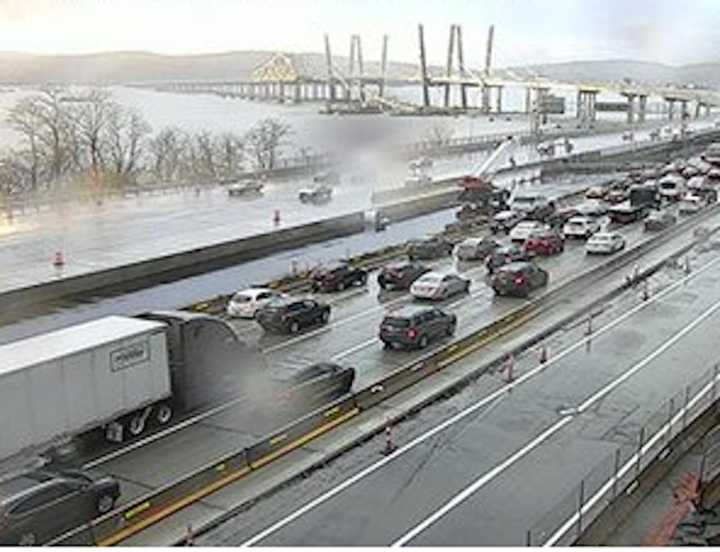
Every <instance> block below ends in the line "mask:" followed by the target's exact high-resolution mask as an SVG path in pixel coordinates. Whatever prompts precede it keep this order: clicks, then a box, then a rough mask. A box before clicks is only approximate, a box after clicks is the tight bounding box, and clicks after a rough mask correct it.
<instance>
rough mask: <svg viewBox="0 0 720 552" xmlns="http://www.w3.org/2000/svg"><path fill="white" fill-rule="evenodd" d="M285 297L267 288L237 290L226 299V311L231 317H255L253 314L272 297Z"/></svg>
mask: <svg viewBox="0 0 720 552" xmlns="http://www.w3.org/2000/svg"><path fill="white" fill-rule="evenodd" d="M283 297H286V295H285V294H284V293H280V292H279V291H275V290H273V289H269V288H249V289H244V290H242V291H238V292H237V293H236V294H235V295H233V296H232V297H231V298H230V301H228V304H227V308H226V312H227V315H228V316H229V317H231V318H255V314H256V313H257V311H258V310H259V309H260V308H261V307H264V306H265V305H267V304H268V303H269V302H270V301H272V300H273V299H279V298H283Z"/></svg>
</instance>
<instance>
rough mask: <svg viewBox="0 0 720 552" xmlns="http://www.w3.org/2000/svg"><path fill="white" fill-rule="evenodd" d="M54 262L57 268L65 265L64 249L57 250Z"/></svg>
mask: <svg viewBox="0 0 720 552" xmlns="http://www.w3.org/2000/svg"><path fill="white" fill-rule="evenodd" d="M52 264H53V266H54V267H55V268H62V267H63V266H65V258H64V257H63V254H62V251H56V252H55V256H54V257H53V262H52Z"/></svg>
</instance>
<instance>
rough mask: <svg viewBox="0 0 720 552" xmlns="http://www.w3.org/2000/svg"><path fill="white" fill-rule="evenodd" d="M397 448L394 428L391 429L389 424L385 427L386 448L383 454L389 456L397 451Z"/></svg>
mask: <svg viewBox="0 0 720 552" xmlns="http://www.w3.org/2000/svg"><path fill="white" fill-rule="evenodd" d="M396 449H397V445H396V444H395V443H394V442H393V438H392V429H390V426H387V427H386V428H385V448H384V449H383V454H384V455H385V456H387V455H388V454H392V453H393V452H395V450H396Z"/></svg>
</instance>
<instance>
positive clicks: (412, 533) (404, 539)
mask: <svg viewBox="0 0 720 552" xmlns="http://www.w3.org/2000/svg"><path fill="white" fill-rule="evenodd" d="M718 309H720V301H717V302H716V303H715V304H713V305H712V306H711V307H710V308H708V309H707V310H705V311H704V312H703V313H702V314H701V315H700V316H698V317H697V318H696V319H695V320H693V321H692V322H691V323H690V324H688V325H687V326H685V327H684V328H683V329H682V330H680V331H679V332H677V333H675V334H674V335H673V336H672V337H671V338H670V339H668V340H666V341H665V342H664V343H663V344H662V345H661V346H660V347H658V348H657V349H655V350H654V351H653V352H652V353H650V354H649V355H647V356H646V357H645V358H643V359H642V360H640V361H638V362H636V363H635V364H634V365H633V366H631V367H630V368H628V369H627V370H626V371H625V372H623V373H622V374H620V376H618V377H616V378H615V379H613V380H612V381H611V382H610V383H608V384H607V385H605V386H603V387H602V388H601V389H600V390H599V391H597V392H596V393H593V394H592V395H591V396H590V397H589V398H588V399H587V400H586V401H585V402H583V403H582V404H581V405H580V406H579V407H578V408H577V410H576V412H577V414H582V413H583V412H584V411H585V410H587V409H588V408H589V407H590V406H592V405H593V404H595V403H596V402H598V401H600V400H602V399H603V398H604V397H605V396H606V395H608V394H609V393H611V392H612V391H613V390H615V389H616V388H617V387H618V386H619V385H622V384H623V383H624V382H625V381H627V380H628V379H629V378H630V377H632V376H633V375H635V374H636V373H637V372H638V371H640V370H642V369H643V368H644V367H646V366H647V365H648V364H649V363H650V362H652V361H653V360H655V359H656V358H657V357H658V356H660V355H661V354H663V353H664V352H665V351H667V350H668V349H669V348H670V347H672V346H673V345H674V344H675V343H677V342H678V341H680V340H681V339H682V338H684V337H685V336H686V335H687V334H688V333H690V332H691V331H693V330H694V329H695V328H696V327H697V326H699V325H700V324H702V323H703V322H704V321H705V320H706V319H707V318H709V317H710V316H712V315H713V314H714V313H715V312H716V311H717V310H718ZM576 412H572V413H570V414H566V415H564V417H563V418H561V419H560V420H559V421H558V422H556V423H554V424H553V425H552V426H550V427H549V428H548V429H546V430H545V431H543V432H542V433H541V434H540V435H538V436H537V437H535V438H534V439H533V440H532V441H530V443H528V444H527V445H525V446H523V447H522V448H521V449H519V450H518V451H516V452H515V453H514V454H512V455H511V456H510V457H508V458H507V459H505V460H504V461H503V462H502V463H500V464H498V465H497V466H495V467H494V468H493V469H491V470H490V471H488V472H486V473H485V474H483V475H482V476H481V477H480V478H478V479H476V480H475V481H474V482H473V483H472V484H470V485H468V486H467V487H465V488H464V489H463V490H462V491H460V492H459V493H458V494H456V495H455V496H454V497H452V498H451V499H450V500H449V501H448V502H446V503H445V504H443V506H442V507H440V508H439V509H438V510H435V511H434V512H433V513H432V514H431V515H430V516H428V517H426V518H425V519H424V520H423V521H422V522H420V523H419V524H418V525H416V526H415V527H413V528H412V529H410V530H409V531H407V532H406V533H405V534H404V535H403V536H401V537H400V538H399V539H397V540H396V541H395V542H394V543H393V544H392V546H403V545H405V544H407V543H408V542H410V541H411V540H412V539H414V538H415V537H417V536H418V535H419V534H420V533H422V532H423V531H425V530H426V529H427V528H428V527H430V526H431V525H432V524H434V523H435V522H436V521H438V520H439V519H440V518H442V517H444V516H445V515H447V514H448V513H449V512H450V511H452V510H453V509H454V508H456V507H457V506H459V505H460V504H462V503H463V502H465V500H467V499H468V498H470V497H471V496H472V495H473V494H475V493H476V492H477V491H478V490H480V489H481V488H482V487H484V486H485V485H486V484H488V483H489V482H490V481H492V480H493V479H495V478H496V477H497V476H498V475H500V474H501V473H502V472H504V471H505V470H506V469H507V468H509V467H511V466H512V465H513V464H515V463H516V462H517V461H519V460H521V459H522V458H523V457H525V456H527V455H528V454H530V453H531V452H532V451H533V450H534V449H536V448H537V447H539V446H540V445H542V444H543V443H544V442H545V441H547V440H548V439H549V438H550V437H552V435H554V434H555V433H557V432H558V431H559V430H560V429H562V428H563V427H564V426H565V425H567V424H568V423H569V422H570V421H571V420H573V418H574V417H575V416H576Z"/></svg>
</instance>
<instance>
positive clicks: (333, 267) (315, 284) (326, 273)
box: [312, 262, 367, 291]
mask: <svg viewBox="0 0 720 552" xmlns="http://www.w3.org/2000/svg"><path fill="white" fill-rule="evenodd" d="M366 283H367V271H365V270H363V269H362V268H358V267H354V266H352V265H350V264H349V263H342V262H339V263H332V264H330V265H327V266H324V267H321V268H318V269H316V270H315V271H314V272H313V275H312V288H313V291H343V290H344V289H345V288H347V287H350V286H364V285H365V284H366Z"/></svg>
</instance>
